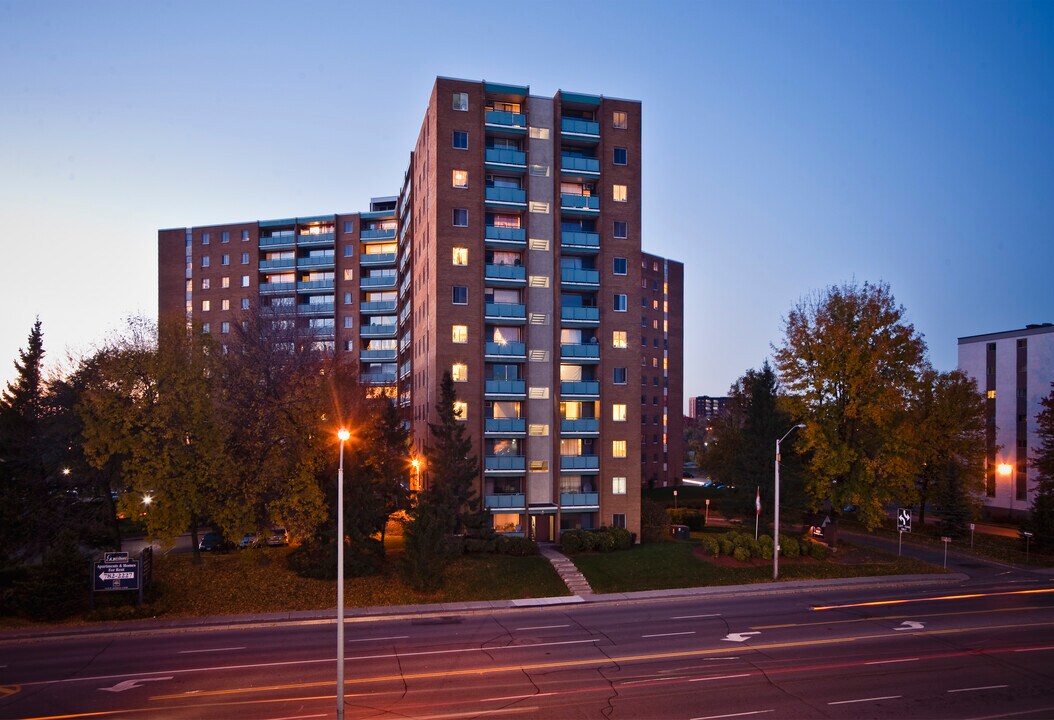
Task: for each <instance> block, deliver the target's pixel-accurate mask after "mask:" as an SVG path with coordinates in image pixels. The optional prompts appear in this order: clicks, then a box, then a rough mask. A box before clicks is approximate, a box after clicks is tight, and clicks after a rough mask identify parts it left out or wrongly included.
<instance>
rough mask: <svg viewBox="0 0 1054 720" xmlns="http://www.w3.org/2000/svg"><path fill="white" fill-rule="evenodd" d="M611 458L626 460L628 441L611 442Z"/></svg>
mask: <svg viewBox="0 0 1054 720" xmlns="http://www.w3.org/2000/svg"><path fill="white" fill-rule="evenodd" d="M611 457H617V458H624V457H626V441H625V440H612V441H611Z"/></svg>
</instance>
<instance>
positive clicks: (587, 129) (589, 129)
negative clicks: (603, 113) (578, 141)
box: [560, 118, 600, 137]
mask: <svg viewBox="0 0 1054 720" xmlns="http://www.w3.org/2000/svg"><path fill="white" fill-rule="evenodd" d="M560 132H565V133H573V134H575V135H590V136H596V137H599V136H600V123H595V122H593V121H592V120H581V119H579V118H560Z"/></svg>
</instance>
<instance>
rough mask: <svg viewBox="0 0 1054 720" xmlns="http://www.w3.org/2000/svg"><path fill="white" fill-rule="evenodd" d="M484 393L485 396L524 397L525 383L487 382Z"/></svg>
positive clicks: (520, 381)
mask: <svg viewBox="0 0 1054 720" xmlns="http://www.w3.org/2000/svg"><path fill="white" fill-rule="evenodd" d="M484 392H486V394H487V395H517V396H518V395H526V394H527V383H526V382H525V381H523V380H487V383H486V388H485V390H484Z"/></svg>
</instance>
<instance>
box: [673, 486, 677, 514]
mask: <svg viewBox="0 0 1054 720" xmlns="http://www.w3.org/2000/svg"><path fill="white" fill-rule="evenodd" d="M673 509H674V510H676V509H677V491H676V490H674V491H673Z"/></svg>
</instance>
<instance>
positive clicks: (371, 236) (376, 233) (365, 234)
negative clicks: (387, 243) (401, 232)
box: [359, 228, 395, 242]
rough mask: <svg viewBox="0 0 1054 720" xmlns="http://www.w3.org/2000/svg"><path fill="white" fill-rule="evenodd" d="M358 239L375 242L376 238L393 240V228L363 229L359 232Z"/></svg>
mask: <svg viewBox="0 0 1054 720" xmlns="http://www.w3.org/2000/svg"><path fill="white" fill-rule="evenodd" d="M359 239H360V240H362V241H363V242H370V241H373V242H376V241H378V240H394V239H395V228H377V229H374V230H363V231H362V232H360V233H359Z"/></svg>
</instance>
